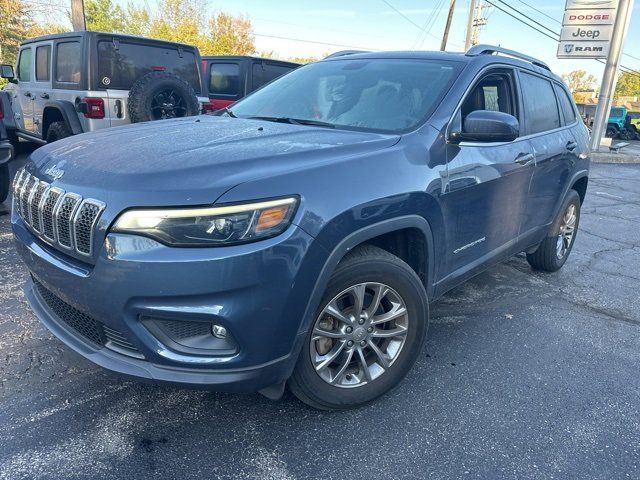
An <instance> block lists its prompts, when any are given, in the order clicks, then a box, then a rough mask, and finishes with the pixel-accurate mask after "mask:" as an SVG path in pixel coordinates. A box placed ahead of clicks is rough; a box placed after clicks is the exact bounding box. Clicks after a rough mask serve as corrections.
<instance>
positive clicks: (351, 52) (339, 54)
mask: <svg viewBox="0 0 640 480" xmlns="http://www.w3.org/2000/svg"><path fill="white" fill-rule="evenodd" d="M356 53H369V51H367V50H340V51H339V52H335V53H332V54H331V55H327V56H326V57H324V59H325V60H326V59H327V58H335V57H344V56H346V55H355V54H356Z"/></svg>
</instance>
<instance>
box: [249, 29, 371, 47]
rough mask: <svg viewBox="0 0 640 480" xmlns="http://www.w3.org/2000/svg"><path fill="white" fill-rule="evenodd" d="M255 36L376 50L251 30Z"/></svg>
mask: <svg viewBox="0 0 640 480" xmlns="http://www.w3.org/2000/svg"><path fill="white" fill-rule="evenodd" d="M252 33H253V35H255V36H256V37H266V38H277V39H279V40H291V41H292V42H303V43H315V44H318V45H329V46H331V47H347V48H356V49H358V50H377V49H375V48H369V47H363V46H356V45H344V44H341V43H329V42H317V41H315V40H305V39H303V38H293V37H281V36H278V35H267V34H266V33H256V32H252Z"/></svg>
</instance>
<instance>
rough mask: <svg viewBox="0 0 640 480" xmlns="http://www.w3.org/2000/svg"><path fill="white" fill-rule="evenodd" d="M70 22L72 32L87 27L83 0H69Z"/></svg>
mask: <svg viewBox="0 0 640 480" xmlns="http://www.w3.org/2000/svg"><path fill="white" fill-rule="evenodd" d="M71 24H72V25H73V31H74V32H78V31H80V30H86V29H87V23H86V21H85V19H84V0H71Z"/></svg>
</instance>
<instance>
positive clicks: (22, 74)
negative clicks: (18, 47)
mask: <svg viewBox="0 0 640 480" xmlns="http://www.w3.org/2000/svg"><path fill="white" fill-rule="evenodd" d="M18 80H19V81H21V82H30V81H31V49H30V48H25V49H24V50H22V51H21V52H20V59H19V60H18Z"/></svg>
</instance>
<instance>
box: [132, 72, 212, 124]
mask: <svg viewBox="0 0 640 480" xmlns="http://www.w3.org/2000/svg"><path fill="white" fill-rule="evenodd" d="M128 108H129V116H130V118H131V123H138V122H148V121H150V120H164V119H168V118H179V117H189V116H192V115H198V113H200V112H199V109H200V106H199V103H198V97H196V94H195V92H194V91H193V88H191V86H190V85H189V84H188V83H187V82H185V81H184V80H182V79H181V78H179V77H177V76H176V75H173V74H172V73H168V72H151V73H148V74H146V75H145V76H144V77H141V78H140V79H139V80H137V81H136V82H135V83H134V84H133V86H132V87H131V90H130V91H129V102H128Z"/></svg>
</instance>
